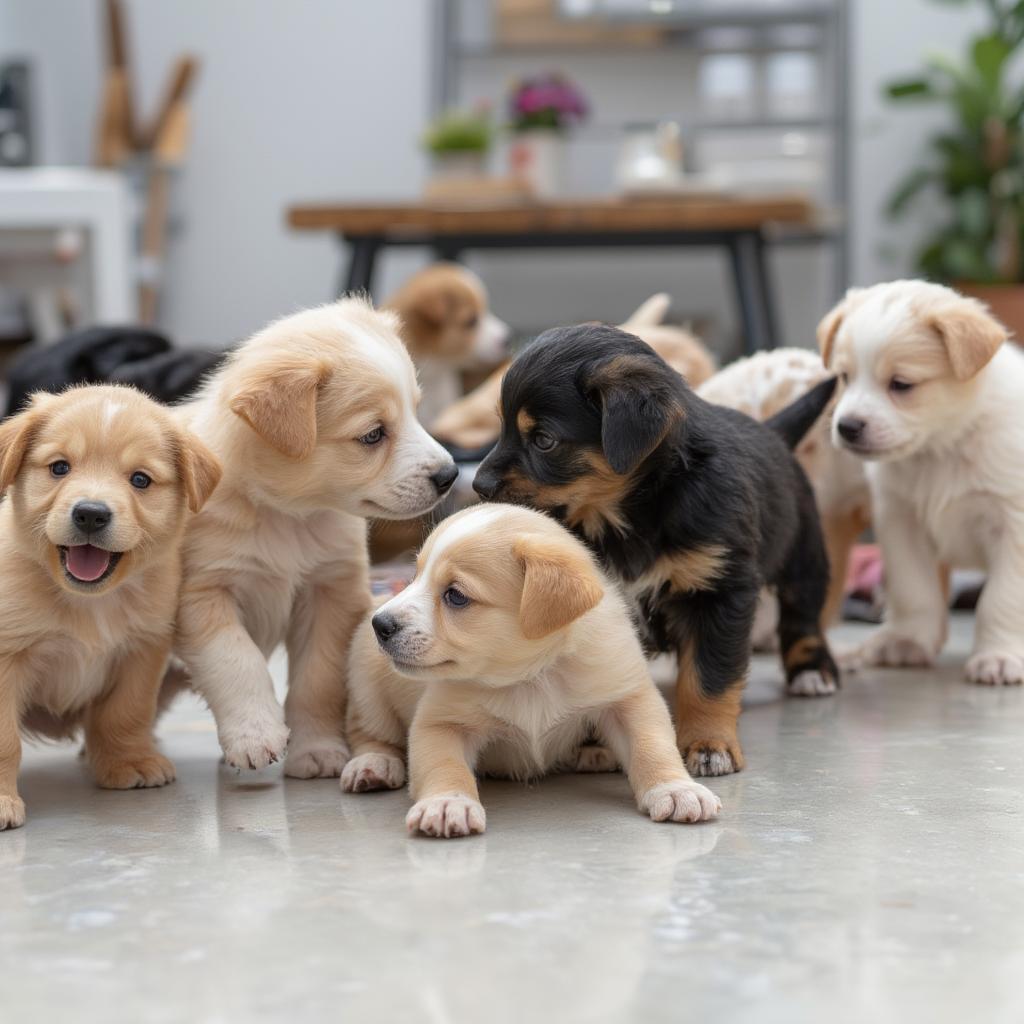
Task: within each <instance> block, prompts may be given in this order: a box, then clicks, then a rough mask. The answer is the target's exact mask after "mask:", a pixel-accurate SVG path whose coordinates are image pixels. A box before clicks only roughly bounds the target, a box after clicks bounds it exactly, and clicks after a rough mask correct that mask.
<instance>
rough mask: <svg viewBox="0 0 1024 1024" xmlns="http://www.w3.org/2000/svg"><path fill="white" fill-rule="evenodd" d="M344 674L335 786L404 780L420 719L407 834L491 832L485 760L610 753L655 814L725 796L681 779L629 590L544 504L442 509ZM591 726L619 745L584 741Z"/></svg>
mask: <svg viewBox="0 0 1024 1024" xmlns="http://www.w3.org/2000/svg"><path fill="white" fill-rule="evenodd" d="M375 633H376V638H375V636H374V634H375ZM495 637H500V638H501V642H500V643H498V644H496V643H495V642H494V638H495ZM351 680H352V695H351V711H350V722H349V734H350V736H351V738H352V742H353V755H354V756H353V759H352V760H351V761H350V762H349V764H348V765H347V766H346V768H345V771H344V774H343V775H342V782H341V784H342V788H343V789H345V790H348V791H350V792H361V791H364V790H368V789H381V788H387V789H395V788H397V787H399V786H401V785H402V782H403V781H404V776H405V769H404V757H405V738H406V733H407V731H409V730H410V727H411V731H409V772H410V789H411V792H412V798H413V800H414V801H415V804H414V806H413V808H412V810H411V811H410V812H409V815H408V818H407V819H406V821H407V825H408V827H409V829H410V831H413V832H423V833H425V834H427V835H432V836H445V837H450V836H461V835H468V834H470V833H473V832H482V831H483V830H484V824H485V813H484V808H483V806H482V805H481V804H480V798H479V793H478V791H477V785H476V773H477V772H480V773H483V774H487V775H502V776H511V777H513V778H533V777H536V776H538V775H542V774H544V773H545V772H549V771H553V770H557V769H565V768H576V769H578V770H584V771H588V770H590V771H592V770H610V769H612V768H614V767H615V763H616V758H617V759H618V760H619V761H620V762H621V763H622V764H623V765H625V767H626V773H627V775H628V776H629V781H630V784H631V785H632V787H633V792H634V794H635V795H636V800H637V804H638V806H639V807H640V809H641V810H642V811H644V812H645V813H647V814H649V815H650V816H651V817H652V818H653V819H654V820H655V821H666V820H672V821H702V820H705V819H707V818H712V817H714V816H715V815H716V814H717V813H718V811H719V809H720V807H721V804H720V802H719V800H718V798H717V797H715V796H714V794H713V793H711V792H710V791H709V790H707V789H705V788H704V787H703V786H701V785H699V784H698V783H696V782H694V781H693V780H692V779H691V778H690V777H689V776H688V775H687V772H686V769H685V768H684V766H683V763H682V760H681V758H680V756H679V751H678V750H677V749H676V746H675V743H674V737H673V735H672V724H671V721H670V719H669V714H668V708H667V707H666V706H665V702H664V701H663V700H662V698H661V695H660V694H659V693H658V691H657V688H656V687H655V685H654V683H653V682H652V681H651V678H650V675H649V674H648V671H647V665H646V662H645V660H644V656H643V652H642V651H641V649H640V645H639V643H638V642H637V640H636V637H635V636H634V634H633V631H632V629H631V627H630V622H629V616H628V615H627V614H626V609H625V606H624V604H623V601H622V598H621V597H620V595H619V594H618V592H617V591H616V589H615V587H614V586H613V585H612V584H610V583H609V582H608V580H607V579H606V578H605V577H604V576H603V575H602V574H601V572H600V571H599V570H598V568H597V566H596V565H595V564H594V560H593V557H592V556H591V554H590V553H589V551H588V550H587V549H586V547H584V546H583V545H582V544H581V543H580V542H579V541H577V540H576V539H575V538H573V537H572V536H571V535H570V534H568V533H567V532H566V531H565V530H564V529H563V528H562V527H560V526H559V525H558V524H557V523H555V522H554V521H553V520H551V519H549V518H547V517H546V516H543V515H541V514H540V513H538V512H533V511H530V510H527V509H522V508H511V507H508V506H502V505H488V506H486V507H482V508H481V507H477V508H472V509H468V510H466V511H464V512H462V513H460V514H458V515H456V516H453V517H452V518H450V519H447V520H445V521H444V522H443V523H442V524H441V525H440V526H439V527H438V528H437V529H436V530H435V531H434V533H433V534H431V536H430V538H429V539H428V540H427V543H426V545H425V546H424V548H423V550H422V551H421V552H420V556H419V560H418V562H417V573H416V579H415V580H414V581H413V583H412V584H411V585H410V586H409V587H408V588H407V589H406V590H404V591H402V593H400V594H399V595H398V596H397V597H394V598H392V599H391V600H390V601H388V602H387V603H386V604H385V605H384V606H383V607H381V608H380V609H379V610H378V611H377V612H376V614H374V615H373V616H372V618H367V620H366V621H365V622H364V624H363V626H362V627H361V629H360V632H359V634H358V638H357V640H356V643H355V644H354V645H353V660H352V669H351ZM592 735H596V736H597V737H599V738H600V739H602V740H604V741H605V742H606V743H607V744H608V745H609V747H610V749H611V753H609V752H608V751H607V750H606V749H604V748H603V747H594V746H589V745H588V746H584V747H583V748H582V750H581V743H582V742H583V741H584V740H586V739H588V738H589V737H591V736H592Z"/></svg>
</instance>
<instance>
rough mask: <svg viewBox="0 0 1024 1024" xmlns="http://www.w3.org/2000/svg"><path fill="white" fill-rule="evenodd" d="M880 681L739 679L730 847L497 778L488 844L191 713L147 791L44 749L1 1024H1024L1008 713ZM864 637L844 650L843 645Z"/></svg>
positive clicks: (19, 835)
mask: <svg viewBox="0 0 1024 1024" xmlns="http://www.w3.org/2000/svg"><path fill="white" fill-rule="evenodd" d="M969 631H970V621H969V620H961V621H959V622H957V624H956V628H955V630H954V643H953V645H952V649H951V651H950V652H949V654H947V655H946V657H945V658H944V659H943V662H942V664H941V666H940V667H939V669H938V670H937V671H934V672H915V671H904V672H872V673H869V674H865V675H861V676H859V677H854V678H851V679H849V680H848V682H847V686H846V688H845V690H844V691H843V693H842V694H841V695H840V696H839V697H837V698H834V699H820V700H783V699H782V698H781V697H780V694H779V690H780V684H779V681H778V678H777V673H776V669H775V667H774V665H773V663H772V662H771V661H769V660H763V659H762V660H759V661H758V663H757V665H756V666H755V670H754V676H753V681H752V686H751V689H750V698H751V699H750V702H749V703H750V706H749V707H748V710H747V711H746V712H745V714H744V718H743V725H742V733H743V739H744V742H745V746H746V751H747V757H748V762H749V767H748V769H747V770H746V771H745V772H743V773H742V774H740V775H738V776H733V777H731V778H727V779H722V780H718V781H715V782H714V783H713V786H714V788H715V789H716V791H717V792H718V793H719V794H720V795H721V797H722V800H723V802H724V805H725V809H724V813H723V815H722V817H721V819H720V820H719V821H718V822H715V823H711V824H708V825H704V826H673V825H656V824H653V823H651V822H649V821H647V820H645V819H644V818H642V817H641V816H640V815H639V814H638V813H637V812H636V811H635V809H634V807H633V805H632V803H631V801H630V797H629V795H628V792H627V788H626V783H625V780H624V779H623V778H622V777H621V776H563V777H560V778H552V779H548V780H546V781H544V782H543V783H541V784H540V785H537V786H534V787H530V788H525V787H523V786H520V785H514V784H507V783H486V784H485V785H484V787H483V796H484V800H485V803H486V804H487V807H488V824H489V831H488V833H487V835H486V836H484V837H479V838H474V839H468V840H458V841H451V842H442V841H437V840H427V839H420V840H410V839H408V838H406V836H405V834H404V831H403V827H402V819H403V815H404V813H405V810H406V806H407V804H406V796H405V794H404V793H390V794H375V795H362V796H342V795H341V794H340V793H339V792H338V788H337V783H336V782H334V781H317V782H300V781H288V782H282V780H281V778H280V774H279V771H273V770H272V771H268V772H266V773H264V774H262V775H253V776H241V775H238V774H236V773H234V772H232V771H228V770H226V769H225V768H223V767H221V766H219V765H218V763H217V747H216V740H215V736H214V733H213V731H212V727H211V724H210V722H209V720H208V718H207V715H206V714H205V712H204V711H202V710H200V709H199V708H198V706H196V705H191V706H183V707H182V708H180V709H179V710H176V711H175V712H174V713H173V714H172V716H171V717H170V718H168V719H167V720H166V721H165V722H164V724H163V728H162V737H163V742H164V746H165V749H166V750H167V751H168V752H169V753H170V754H171V755H172V756H173V757H174V759H175V760H176V762H177V765H178V772H179V778H178V781H177V783H175V784H174V785H173V786H170V787H168V788H167V789H165V790H157V791H148V792H131V793H110V792H101V791H99V790H96V789H94V788H93V787H92V786H91V785H90V784H89V782H88V781H87V780H86V779H85V778H84V777H83V773H82V770H81V768H80V766H79V765H78V764H77V763H76V758H75V756H74V751H73V750H72V749H70V748H66V747H65V748H48V749H39V748H37V749H33V750H31V751H30V752H29V753H28V755H27V758H26V762H25V767H24V772H23V783H22V785H23V795H24V796H25V798H26V801H27V803H28V809H29V822H28V825H27V826H26V827H25V828H24V829H21V830H20V831H17V832H9V833H4V834H0V1019H3V1020H25V1021H37V1020H40V1021H42V1020H45V1021H51V1020H54V1021H55V1020H75V1021H104V1022H108V1021H115V1020H116V1021H130V1022H133V1024H137V1022H149V1021H156V1022H162V1021H168V1022H178V1021H190V1022H191V1021H204V1022H205V1021H209V1022H221V1021H236V1020H244V1021H246V1022H254V1021H264V1020H289V1021H305V1020H310V1021H320V1020H327V1019H331V1020H345V1021H386V1022H392V1021H426V1022H431V1024H442V1022H446V1021H459V1022H461V1021H467V1022H469V1021H471V1022H504V1021H530V1022H535V1021H548V1020H550V1021H566V1022H588V1024H589V1022H600V1021H630V1020H638V1021H661V1020H665V1021H679V1020H693V1019H702V1020H729V1021H756V1022H758V1024H762V1022H774V1021H780V1022H781V1021H787V1022H792V1021H821V1020H828V1021H829V1022H836V1021H870V1022H872V1024H875V1022H879V1021H888V1020H901V1021H915V1022H916V1021H928V1022H935V1021H945V1020H950V1021H953V1020H967V1021H971V1022H975V1021H979V1022H980V1021H984V1022H986V1024H988V1022H1003V1021H1005V1022H1011V1021H1012V1022H1019V1021H1021V1020H1024V863H1022V856H1024V815H1022V810H1024V744H1022V738H1024V692H1022V691H1021V690H1020V689H1011V690H991V689H981V688H973V687H970V686H968V685H967V684H965V683H962V682H961V681H960V666H961V664H962V660H963V657H964V652H965V650H966V647H967V645H968V639H969ZM853 635H855V632H854V631H853V630H851V629H847V630H845V631H844V638H845V639H849V638H850V637H851V636H853Z"/></svg>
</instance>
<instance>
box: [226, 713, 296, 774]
mask: <svg viewBox="0 0 1024 1024" xmlns="http://www.w3.org/2000/svg"><path fill="white" fill-rule="evenodd" d="M219 738H220V746H221V750H223V751H224V760H225V762H226V763H227V764H229V765H231V767H232V768H252V769H259V768H266V767H267V765H269V764H274V763H275V762H277V761H280V760H281V758H283V757H284V752H285V748H286V747H287V746H288V726H287V725H285V723H284V711H282V710H281V708H280V707H279V706H277V705H276V704H275V705H274V711H273V712H271V711H270V710H269V709H268V710H267V711H266V712H265V713H264V714H263V715H262V716H253V718H252V719H248V720H244V721H241V722H239V723H238V724H237V725H235V724H232V725H229V726H225V727H224V728H222V729H220V730H219Z"/></svg>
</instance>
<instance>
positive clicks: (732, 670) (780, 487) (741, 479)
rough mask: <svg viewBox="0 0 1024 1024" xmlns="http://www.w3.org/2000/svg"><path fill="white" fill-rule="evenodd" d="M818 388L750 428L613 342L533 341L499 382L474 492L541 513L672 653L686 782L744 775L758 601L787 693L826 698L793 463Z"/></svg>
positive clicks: (821, 552)
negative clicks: (745, 706)
mask: <svg viewBox="0 0 1024 1024" xmlns="http://www.w3.org/2000/svg"><path fill="white" fill-rule="evenodd" d="M834 388H835V381H834V380H832V379H830V380H827V381H824V382H822V383H821V384H819V385H817V387H815V388H813V389H812V390H811V391H810V392H808V393H807V394H806V395H804V396H803V397H802V398H800V399H798V400H797V401H796V402H795V403H793V404H792V405H790V406H787V407H786V408H784V409H783V410H781V412H779V413H778V415H777V416H775V417H773V418H772V419H771V420H769V421H768V425H764V424H760V423H757V422H755V421H754V420H752V419H751V418H750V417H748V416H744V415H743V414H742V413H739V412H736V411H734V410H732V409H726V408H723V407H720V406H715V405H711V404H710V403H708V402H705V401H704V400H703V399H701V398H699V397H698V396H697V395H695V394H694V393H693V392H692V391H691V390H690V389H689V387H688V386H687V385H686V383H685V382H684V381H683V379H682V378H681V377H680V376H679V374H677V373H675V372H674V371H673V370H672V369H671V368H670V367H669V366H668V365H667V364H666V363H665V362H664V360H662V359H661V358H660V357H659V356H658V355H657V354H656V353H655V352H654V351H653V350H652V349H651V348H650V347H649V346H647V345H645V344H644V343H643V342H642V341H640V340H639V339H638V338H634V337H633V336H632V335H630V334H627V333H625V332H624V331H621V330H619V329H617V328H614V327H605V326H589V325H585V326H580V327H566V328H556V329H554V330H550V331H546V332H545V333H544V334H542V335H541V336H540V337H539V338H537V339H536V341H534V342H533V343H532V344H531V345H530V346H529V347H527V348H526V349H525V350H524V351H523V352H522V353H521V354H520V355H519V357H518V358H517V359H516V360H515V361H514V362H513V363H512V366H511V367H510V369H509V371H508V374H507V375H506V376H505V380H504V382H503V384H502V390H501V410H502V433H501V438H500V440H499V441H498V444H497V445H496V446H495V448H494V449H493V450H492V451H491V452H490V454H489V455H488V456H487V458H486V459H484V461H483V463H482V464H481V466H480V469H479V471H478V472H477V475H476V479H475V480H474V483H473V486H474V488H475V489H476V491H477V492H478V493H479V494H480V496H481V497H482V498H484V500H486V501H512V502H516V503H519V504H526V505H531V506H533V507H534V508H540V509H544V510H547V511H549V512H551V513H552V514H553V515H554V516H556V517H557V518H558V519H559V520H561V521H562V522H564V523H565V524H566V525H567V526H569V527H570V528H571V529H572V530H573V531H574V532H575V533H576V534H577V535H578V536H580V537H581V538H583V539H584V540H586V541H587V543H589V544H590V545H591V547H592V548H593V549H594V550H595V551H596V552H597V553H598V555H599V556H600V558H601V561H602V562H603V564H604V566H605V567H606V568H607V569H608V570H610V571H611V572H613V573H614V574H615V575H616V576H617V577H618V578H619V579H620V580H621V581H622V583H623V585H624V587H625V589H626V592H627V594H628V595H629V596H630V597H631V598H632V599H633V602H634V608H635V611H636V614H637V620H638V624H639V626H640V628H641V631H642V634H643V638H644V640H645V643H646V645H647V646H648V648H649V649H651V650H658V651H669V652H672V653H674V654H676V655H677V658H678V673H677V681H676V730H677V737H678V741H679V747H680V750H681V751H682V752H683V756H684V758H685V760H686V763H687V766H688V767H689V769H690V771H691V772H692V773H693V774H694V775H726V774H728V773H730V772H734V771H738V770H739V769H740V768H742V767H743V754H742V751H741V748H740V743H739V738H738V736H737V731H736V724H737V719H738V717H739V711H740V695H741V692H742V689H743V686H744V684H745V682H746V676H747V671H748V668H749V664H750V637H751V630H752V627H753V623H754V616H755V611H756V609H757V605H758V599H759V594H760V591H761V588H762V587H763V586H765V585H768V586H774V587H775V588H776V593H777V594H778V600H779V629H778V632H779V641H780V647H781V650H782V658H783V663H784V666H785V670H786V680H787V687H788V691H789V692H790V693H791V694H794V695H798V696H818V695H825V694H830V693H833V692H834V691H835V690H836V688H837V686H838V685H839V675H838V672H837V670H836V666H835V663H834V661H833V660H832V656H831V654H830V653H829V649H828V644H827V643H826V641H825V637H824V635H823V633H822V629H821V613H822V608H823V607H824V603H825V596H826V591H827V588H828V561H827V557H826V554H825V545H824V541H823V539H822V535H821V527H820V524H819V522H818V512H817V509H816V507H815V503H814V495H813V492H812V491H811V487H810V484H809V483H808V482H807V478H806V476H805V475H804V473H803V471H802V470H801V469H800V466H799V464H798V463H797V461H796V459H795V458H794V457H793V453H792V448H793V446H794V445H796V444H797V443H798V442H799V441H800V439H801V438H802V437H803V435H804V434H805V433H806V431H807V430H808V429H809V428H810V427H811V425H812V424H813V423H814V422H815V420H817V418H818V416H819V415H820V414H821V412H822V410H823V409H824V407H825V405H826V404H827V403H828V401H829V398H830V397H831V395H832V392H833V390H834Z"/></svg>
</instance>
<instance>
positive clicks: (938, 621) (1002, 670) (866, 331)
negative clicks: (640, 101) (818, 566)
mask: <svg viewBox="0 0 1024 1024" xmlns="http://www.w3.org/2000/svg"><path fill="white" fill-rule="evenodd" d="M818 339H819V342H820V344H821V351H822V356H823V359H824V361H825V364H826V365H827V366H828V367H830V368H831V369H832V370H834V371H835V372H836V373H837V374H838V375H839V379H840V388H841V392H840V397H839V403H838V405H837V406H836V411H835V415H834V417H833V432H834V440H835V443H836V444H837V445H840V446H842V447H843V449H845V450H846V451H849V452H852V453H853V454H854V455H857V456H858V457H860V458H861V459H864V460H866V462H867V470H868V479H869V482H870V485H871V490H872V496H873V499H874V520H875V528H876V531H877V533H878V537H879V540H880V542H881V545H882V553H883V558H884V561H885V570H886V596H887V607H886V615H885V622H884V624H883V626H882V627H881V628H880V629H879V630H878V631H877V632H876V633H875V634H874V635H873V636H872V637H871V638H870V639H869V640H868V641H867V643H866V644H865V646H864V648H863V649H862V651H861V658H862V660H863V661H865V662H867V663H870V664H877V665H927V664H930V663H932V661H934V659H935V657H936V655H937V654H938V653H939V651H940V650H941V648H942V646H943V644H944V643H945V638H946V629H947V622H948V615H947V609H946V595H945V588H944V587H943V585H942V583H941V577H942V575H943V573H942V569H941V567H949V568H973V569H981V570H983V571H985V572H987V574H988V582H987V583H986V584H985V589H984V590H983V591H982V595H981V601H980V603H979V604H978V613H977V625H976V628H975V637H974V648H973V652H972V654H971V656H970V658H969V659H968V661H967V677H968V679H970V680H971V681H972V682H975V683H985V684H989V685H998V684H1009V683H1013V684H1019V683H1021V682H1024V631H1022V629H1021V623H1024V427H1022V426H1021V418H1020V411H1019V407H1020V399H1021V395H1022V394H1024V354H1022V353H1021V352H1020V350H1019V349H1018V348H1017V347H1016V346H1015V345H1007V344H1004V342H1005V340H1006V329H1005V328H1004V327H1003V326H1002V324H1000V323H998V322H997V321H996V320H995V319H994V318H993V317H992V316H991V314H990V313H989V312H988V310H987V309H986V308H985V307H984V306H983V305H982V304H981V303H979V302H977V301H975V300H974V299H968V298H964V297H963V296H961V295H958V294H957V293H956V292H954V291H952V290H951V289H949V288H944V287H942V286H941V285H936V284H927V283H925V282H923V281H893V282H890V283H888V284H880V285H876V286H875V287H873V288H864V289H859V288H855V289H853V290H852V291H850V292H848V293H847V295H846V298H845V299H843V301H842V302H840V303H839V305H838V306H836V307H835V309H833V310H832V311H831V312H830V313H829V314H828V316H826V317H825V319H824V320H822V322H821V325H820V327H819V329H818Z"/></svg>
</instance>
